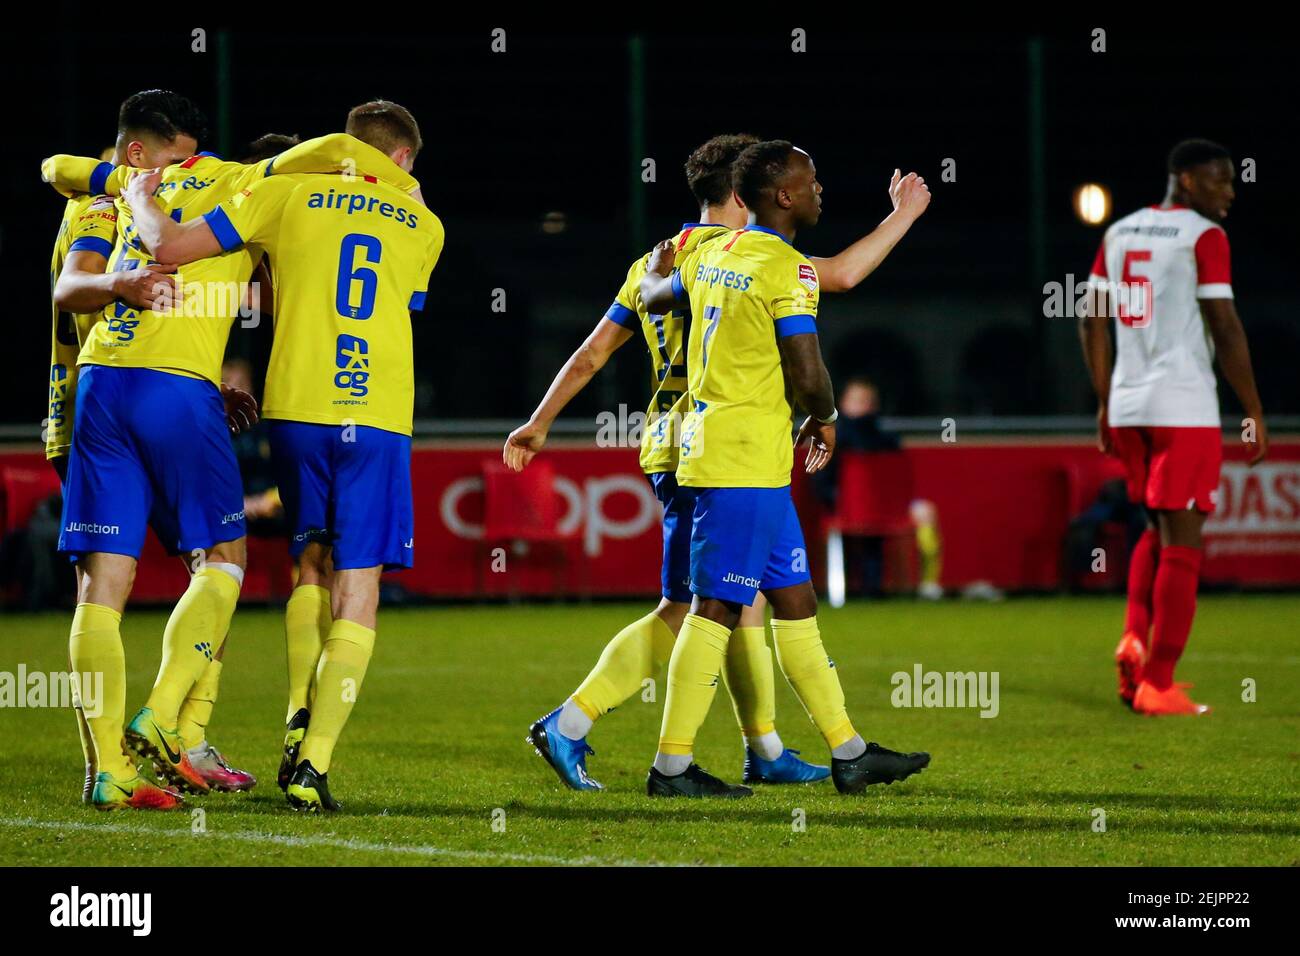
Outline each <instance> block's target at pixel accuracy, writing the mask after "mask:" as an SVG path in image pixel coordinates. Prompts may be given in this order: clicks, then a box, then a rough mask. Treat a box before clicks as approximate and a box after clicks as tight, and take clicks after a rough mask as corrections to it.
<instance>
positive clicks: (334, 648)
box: [285, 566, 384, 811]
mask: <svg viewBox="0 0 1300 956" xmlns="http://www.w3.org/2000/svg"><path fill="white" fill-rule="evenodd" d="M383 570H384V569H383V567H382V566H376V567H372V568H348V569H343V570H340V569H338V568H336V569H335V570H334V577H333V586H332V587H331V589H330V604H331V611H332V613H333V617H334V623H333V624H332V625H331V626H330V632H329V636H328V637H327V638H326V640H325V643H324V646H323V647H322V649H321V656H320V664H319V666H318V667H317V670H316V699H315V703H314V705H313V706H314V710H313V711H312V715H311V724H310V726H309V727H308V728H307V734H306V736H305V737H304V738H303V742H302V749H301V751H300V752H299V760H298V765H297V767H296V768H295V770H294V774H293V779H292V780H291V781H290V782H289V787H288V789H287V790H286V791H285V794H286V796H287V798H288V800H289V804H290V806H292V807H293V808H294V809H296V810H309V811H317V810H338V809H340V804H339V803H338V801H336V800H335V799H334V798H333V797H332V796H330V792H329V785H328V782H327V775H328V773H329V768H330V761H331V759H332V758H333V754H334V746H335V744H337V742H338V738H339V735H340V734H341V733H342V732H343V727H344V726H345V725H346V724H347V721H348V717H349V716H351V713H352V706H353V704H355V703H356V700H357V696H358V694H360V692H361V684H362V682H363V681H364V680H365V676H366V668H367V667H368V666H369V664H370V655H371V653H372V652H373V650H374V646H375V623H376V616H377V614H378V610H379V578H380V575H381V574H383Z"/></svg>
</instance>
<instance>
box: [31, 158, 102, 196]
mask: <svg viewBox="0 0 1300 956" xmlns="http://www.w3.org/2000/svg"><path fill="white" fill-rule="evenodd" d="M119 168H121V167H119ZM41 180H42V181H43V182H47V183H49V184H50V185H51V186H53V187H54V190H55V192H57V193H58V194H59V195H61V196H66V197H68V198H69V199H71V198H72V197H73V196H79V195H85V194H86V193H108V194H109V195H114V196H115V195H117V192H118V190H119V189H120V187H121V173H120V172H119V171H118V170H116V169H114V167H113V164H112V163H109V162H105V161H102V160H98V159H91V158H90V157H89V156H69V155H68V154H66V153H59V154H58V155H55V156H50V157H48V158H47V159H44V160H42V161H41Z"/></svg>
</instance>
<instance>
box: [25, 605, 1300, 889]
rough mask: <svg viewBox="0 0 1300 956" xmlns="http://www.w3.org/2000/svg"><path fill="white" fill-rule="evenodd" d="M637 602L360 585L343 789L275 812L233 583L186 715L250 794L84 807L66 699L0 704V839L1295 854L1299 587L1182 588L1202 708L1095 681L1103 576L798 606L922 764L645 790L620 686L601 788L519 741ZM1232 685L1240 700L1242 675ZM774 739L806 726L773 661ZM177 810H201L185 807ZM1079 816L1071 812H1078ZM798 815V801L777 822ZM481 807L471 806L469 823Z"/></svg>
mask: <svg viewBox="0 0 1300 956" xmlns="http://www.w3.org/2000/svg"><path fill="white" fill-rule="evenodd" d="M647 609H648V602H647V603H642V604H617V605H615V604H605V605H583V606H579V605H570V606H563V605H545V606H535V605H525V606H516V607H504V606H490V607H463V608H441V607H422V608H408V609H391V610H387V609H386V610H384V611H382V612H381V616H380V629H379V641H378V646H377V649H376V653H375V658H374V660H373V662H372V664H371V668H370V673H369V676H368V677H367V680H366V684H365V687H364V689H363V691H362V695H361V700H360V702H359V704H358V705H357V708H356V710H355V712H354V714H353V717H352V721H351V723H350V725H349V726H348V728H347V730H346V732H345V734H344V736H343V739H342V742H341V744H340V746H339V749H338V752H337V753H336V756H335V761H334V765H333V768H332V770H331V773H330V781H331V784H332V788H333V790H334V793H335V795H336V796H337V797H339V798H340V799H341V800H342V801H343V802H344V804H345V809H344V812H343V813H341V814H337V815H332V816H321V817H314V816H306V815H301V814H295V813H293V812H291V811H290V810H289V809H288V807H287V806H286V805H285V803H284V799H283V796H282V795H281V793H280V791H279V790H278V789H277V788H276V785H275V769H276V765H277V762H278V758H279V748H280V740H281V735H282V721H283V709H284V704H283V694H284V655H283V643H282V640H283V639H282V625H281V621H282V618H281V615H280V613H279V612H278V611H276V610H267V609H251V608H250V609H243V610H241V611H239V612H238V613H237V615H236V617H235V623H234V626H233V630H232V634H231V638H230V644H229V645H228V649H227V653H226V668H225V675H224V678H223V686H222V695H221V700H220V702H219V703H218V705H217V711H216V714H215V716H214V719H213V722H212V725H211V727H210V728H209V730H210V734H209V736H210V738H211V739H212V741H213V742H214V743H216V744H217V745H218V746H219V747H221V748H222V749H223V750H224V751H225V752H226V753H227V755H229V756H230V757H231V758H233V759H234V760H235V761H236V762H237V763H239V764H240V765H242V766H246V767H248V768H249V769H251V770H252V771H253V772H254V773H256V774H257V775H258V777H259V778H260V780H261V783H260V784H259V785H258V787H257V789H256V790H255V791H253V792H252V793H251V794H235V795H211V796H207V797H203V798H195V799H192V800H191V801H190V806H189V808H188V811H189V812H187V811H182V812H180V813H172V814H147V813H140V812H136V813H130V812H127V813H118V814H99V813H95V812H93V811H91V810H89V809H86V808H83V807H82V806H81V804H80V802H79V798H80V790H81V760H80V754H79V748H78V745H77V738H76V728H75V721H74V719H73V717H72V714H71V713H70V712H69V711H67V710H54V709H13V710H9V709H6V710H0V727H2V728H3V734H2V735H0V864H5V865H15V864H17V865H31V864H75V865H118V866H123V865H129V866H159V865H176V864H269V865H312V866H320V865H334V866H348V865H373V864H399V865H422V864H454V865H527V864H582V865H591V864H633V865H636V864H646V863H664V864H742V865H745V864H749V865H762V864H781V865H831V864H840V865H845V864H847V865H855V864H892V865H917V864H923V865H971V864H985V865H987V864H1053V865H1063V864H1064V865H1072V864H1081V865H1097V864H1106V865H1110V864H1139V865H1140V864H1150V865H1171V864H1179V865H1220V864H1233V865H1296V864H1297V863H1300V840H1298V839H1297V837H1298V836H1300V626H1297V624H1298V623H1300V596H1295V595H1287V596H1278V595H1259V596H1236V595H1202V597H1201V602H1200V609H1199V612H1198V616H1197V620H1196V626H1195V629H1194V631H1193V634H1192V638H1191V642H1190V645H1189V648H1188V652H1187V654H1186V656H1185V657H1184V660H1183V663H1182V665H1181V667H1180V669H1179V679H1181V680H1190V681H1194V682H1195V683H1196V690H1195V695H1196V697H1197V698H1198V699H1201V700H1204V701H1206V702H1208V703H1210V704H1212V705H1213V706H1214V712H1213V713H1212V714H1211V715H1209V716H1206V717H1201V718H1177V719H1175V718H1166V719H1160V720H1155V719H1149V718H1143V717H1138V716H1135V715H1133V714H1132V713H1129V712H1128V711H1126V710H1125V709H1123V708H1122V707H1121V706H1120V705H1119V703H1118V701H1117V700H1116V697H1115V694H1114V675H1113V668H1112V665H1111V662H1110V654H1111V651H1112V649H1113V647H1114V645H1115V643H1116V640H1117V637H1118V629H1119V626H1120V622H1121V620H1122V614H1123V606H1122V602H1121V601H1120V600H1119V599H1117V598H1041V599H1031V598H1025V599H1018V600H1012V601H1008V602H1006V603H1002V604H992V605H989V604H969V603H960V602H944V603H939V604H916V603H911V602H907V601H898V600H895V601H886V602H879V603H856V604H851V605H850V606H849V607H847V608H844V609H842V610H830V609H825V610H824V611H823V613H822V632H823V636H824V639H825V642H826V646H827V648H828V650H829V652H830V653H831V655H832V656H833V657H834V659H835V661H836V663H837V666H838V668H839V671H840V675H841V679H842V681H843V683H844V687H845V691H846V694H847V697H848V700H849V709H850V714H851V715H852V716H853V718H854V721H855V723H856V725H857V726H858V728H859V729H860V730H861V732H862V733H863V735H864V736H865V737H867V739H870V740H878V741H879V742H881V743H882V744H884V745H885V746H889V747H894V748H906V749H928V750H929V751H931V752H932V754H933V756H934V760H933V763H932V764H931V767H930V769H928V770H927V771H925V772H924V773H922V774H920V775H918V776H916V777H913V778H912V779H910V780H908V781H906V782H904V783H901V784H895V785H894V786H892V787H871V788H870V789H869V791H868V792H867V793H865V794H863V795H860V796H857V797H841V796H839V795H837V794H836V792H835V790H834V788H833V786H832V785H831V784H830V782H829V781H825V782H822V783H820V784H816V785H811V786H798V787H774V788H765V789H760V790H759V791H758V792H757V793H756V794H755V796H754V797H753V798H751V799H749V800H746V801H740V802H729V801H728V802H711V801H691V802H686V801H651V800H649V799H648V798H647V797H645V796H644V791H643V789H642V788H643V786H644V781H645V773H646V768H647V766H648V765H649V762H650V760H651V758H652V756H653V752H654V748H655V740H656V735H657V732H658V727H659V719H660V714H661V708H662V700H663V689H664V688H663V683H662V679H661V681H660V684H659V687H658V700H659V702H658V703H647V702H643V701H642V700H641V698H640V697H639V696H638V697H634V698H633V699H632V700H631V701H629V702H628V703H627V704H625V705H624V706H623V707H621V708H619V709H618V710H617V711H615V712H614V713H613V714H611V715H609V716H608V717H606V718H605V719H604V720H602V721H601V722H600V723H599V724H598V725H597V727H596V728H595V730H594V731H593V733H592V735H591V737H590V742H591V744H592V745H593V746H594V747H595V749H596V752H597V755H596V756H595V757H594V758H590V759H589V765H590V769H591V772H592V774H593V775H594V776H595V777H596V778H597V779H599V780H601V781H602V782H604V783H605V784H606V786H607V787H608V788H609V789H608V790H607V791H606V792H604V793H572V792H570V791H568V790H565V789H562V787H561V786H560V784H559V782H558V781H557V780H556V778H555V777H554V775H553V774H552V773H551V771H550V769H549V768H547V767H546V765H545V764H544V763H543V761H542V760H541V759H540V758H538V757H537V756H535V755H534V753H533V751H532V748H531V747H529V746H528V745H526V744H525V743H524V736H525V732H526V730H527V727H528V724H529V723H530V722H531V721H532V720H533V719H534V718H536V717H537V716H538V715H540V714H542V713H544V712H545V711H547V710H549V709H550V708H551V707H553V706H555V705H556V704H557V703H559V702H560V701H561V700H562V699H563V698H564V697H565V696H566V695H567V694H568V693H569V692H570V691H572V689H573V688H574V687H575V686H576V685H577V683H578V682H579V681H580V680H581V678H582V677H583V675H584V674H585V673H586V672H587V669H588V668H589V667H590V666H591V665H592V664H593V663H594V662H595V660H596V658H597V656H598V654H599V653H600V650H601V648H602V647H603V645H604V643H605V641H606V640H607V639H608V638H609V636H610V635H612V634H613V633H615V632H616V631H617V630H618V629H619V628H620V627H622V626H623V625H624V624H625V623H627V622H628V621H629V620H632V619H633V618H634V617H638V616H640V615H641V614H644V613H645V611H646V610H647ZM164 620H165V614H164V613H161V612H152V611H151V612H144V611H134V612H132V613H129V614H128V615H127V618H126V621H125V624H124V637H125V641H126V646H127V666H128V671H129V676H130V689H129V693H128V698H127V701H128V702H127V713H128V716H129V715H130V714H131V713H133V712H134V709H135V708H136V707H138V706H140V704H141V703H142V702H143V700H144V697H145V695H146V692H147V689H148V687H149V684H150V683H151V681H152V678H153V674H154V670H155V668H156V665H157V661H158V647H159V640H160V635H161V633H162V626H163V622H164ZM68 622H69V619H68V617H67V616H65V615H63V614H46V615H40V616H23V615H13V614H10V615H6V616H5V618H4V622H3V627H2V628H0V631H2V632H3V636H2V637H0V671H8V672H11V673H13V672H15V671H16V670H17V667H18V664H19V663H20V662H22V663H25V664H26V667H27V669H28V671H29V672H30V671H35V670H42V671H47V672H48V671H58V670H64V669H65V668H66V663H65V661H66V656H65V655H66V646H67V626H68ZM916 663H920V664H922V665H923V666H924V668H925V669H926V670H937V671H971V670H974V671H997V672H998V673H999V675H1000V685H999V687H1000V712H999V714H998V716H997V717H996V718H993V719H984V718H981V717H980V716H979V714H978V712H977V710H975V709H965V710H958V709H901V708H895V707H893V706H892V705H891V702H890V694H891V691H892V689H893V688H892V686H891V683H890V676H891V674H893V673H895V672H897V671H909V672H910V671H911V670H912V668H913V666H914V664H916ZM1247 678H1249V679H1251V680H1253V681H1254V682H1255V685H1256V700H1255V701H1254V702H1245V701H1243V700H1242V696H1243V689H1242V686H1243V681H1244V680H1246V679H1247ZM777 685H778V686H777V722H778V728H779V730H780V731H781V732H782V734H783V736H784V738H785V740H786V743H787V745H788V746H791V747H795V748H799V749H801V750H802V751H803V753H804V755H805V757H811V758H813V759H816V760H822V759H823V758H824V756H825V750H824V747H823V745H822V743H821V741H820V739H819V737H818V736H817V734H816V731H815V729H814V728H813V727H812V725H811V724H810V722H809V721H808V719H807V717H806V716H805V715H804V714H803V712H802V710H801V709H800V707H799V705H798V702H797V701H796V700H795V698H794V695H793V694H792V693H791V691H790V689H789V687H788V686H787V685H786V684H785V682H784V680H783V679H781V678H778V681H777ZM718 697H719V699H718V700H717V701H715V703H714V706H713V710H712V712H711V714H710V718H709V721H708V723H707V724H706V726H705V728H704V730H703V732H702V735H701V738H700V741H699V746H698V750H697V759H698V760H699V761H700V762H701V764H703V765H704V766H705V767H707V768H709V769H711V770H713V771H714V772H716V773H719V774H720V775H722V776H724V777H725V778H727V779H729V780H733V781H738V780H739V777H740V764H741V750H740V744H739V736H738V732H737V729H736V725H735V721H734V718H733V716H732V713H731V710H730V702H729V700H728V699H727V697H726V694H725V692H723V691H720V692H719V694H718ZM198 808H201V809H202V810H203V811H204V814H203V815H202V816H203V819H202V821H201V822H202V824H203V827H202V830H203V832H197V833H196V832H194V831H195V829H196V828H197V824H198V822H199V821H198V819H197V818H196V815H195V814H194V813H193V812H192V811H193V810H194V809H198ZM1096 810H1101V811H1104V814H1105V831H1104V832H1097V831H1096V830H1095V829H1094V821H1095V820H1097V819H1098V816H1097V815H1096V813H1095V811H1096ZM800 818H802V819H803V820H804V821H805V824H804V827H803V828H802V829H799V828H797V827H796V826H795V823H796V820H797V819H800ZM494 822H495V824H496V825H495V826H494Z"/></svg>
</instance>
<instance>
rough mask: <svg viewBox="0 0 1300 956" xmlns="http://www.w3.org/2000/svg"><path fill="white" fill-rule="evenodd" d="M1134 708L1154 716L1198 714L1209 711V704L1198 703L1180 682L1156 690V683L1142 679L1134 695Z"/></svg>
mask: <svg viewBox="0 0 1300 956" xmlns="http://www.w3.org/2000/svg"><path fill="white" fill-rule="evenodd" d="M1133 709H1134V710H1135V711H1137V712H1138V713H1139V714H1149V715H1150V716H1152V717H1164V716H1178V715H1187V716H1193V717H1194V716H1197V715H1199V714H1205V713H1209V710H1210V708H1209V706H1208V705H1206V704H1198V703H1196V702H1195V701H1194V700H1192V699H1191V698H1190V697H1188V696H1187V691H1185V690H1183V688H1182V687H1181V686H1179V685H1178V684H1170V685H1169V687H1168V688H1167V689H1166V690H1156V687H1155V685H1154V684H1151V683H1148V682H1147V681H1142V683H1140V684H1138V689H1137V693H1136V694H1134V695H1133Z"/></svg>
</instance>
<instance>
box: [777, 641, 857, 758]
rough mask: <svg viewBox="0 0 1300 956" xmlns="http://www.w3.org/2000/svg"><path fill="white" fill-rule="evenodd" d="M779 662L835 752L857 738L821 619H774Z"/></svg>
mask: <svg viewBox="0 0 1300 956" xmlns="http://www.w3.org/2000/svg"><path fill="white" fill-rule="evenodd" d="M772 638H773V642H774V643H775V644H776V659H777V661H778V662H779V663H780V665H781V671H782V673H784V674H785V676H786V680H788V681H789V682H790V686H791V687H793V688H794V692H795V694H796V695H797V696H798V697H799V702H800V703H801V704H803V708H804V710H806V711H807V712H808V716H809V717H811V718H812V721H813V723H814V724H816V725H817V729H818V730H819V731H821V735H822V737H823V738H825V740H826V744H827V746H829V747H830V748H831V749H832V750H834V749H835V748H836V747H838V746H840V745H841V744H843V743H845V742H846V741H848V740H852V739H853V738H854V737H855V736H857V732H856V731H855V730H854V729H853V724H852V722H851V721H850V720H849V715H848V713H847V711H846V710H845V709H844V690H843V689H842V688H841V687H840V678H839V675H838V674H837V673H836V672H835V665H834V664H833V663H832V662H831V659H830V658H829V657H827V656H826V648H824V647H823V646H822V636H821V632H820V631H819V630H818V629H817V618H815V617H808V618H804V619H803V620H799V621H778V620H776V619H775V618H773V619H772Z"/></svg>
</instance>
